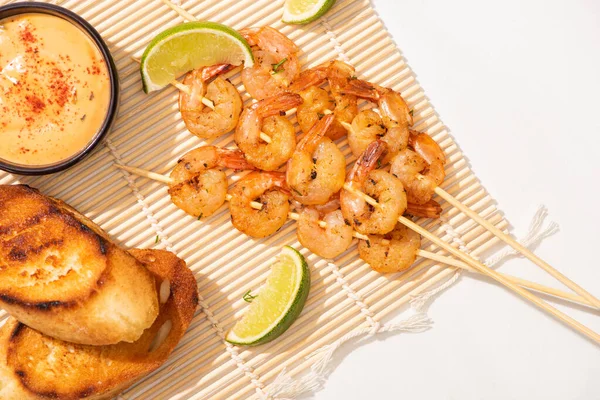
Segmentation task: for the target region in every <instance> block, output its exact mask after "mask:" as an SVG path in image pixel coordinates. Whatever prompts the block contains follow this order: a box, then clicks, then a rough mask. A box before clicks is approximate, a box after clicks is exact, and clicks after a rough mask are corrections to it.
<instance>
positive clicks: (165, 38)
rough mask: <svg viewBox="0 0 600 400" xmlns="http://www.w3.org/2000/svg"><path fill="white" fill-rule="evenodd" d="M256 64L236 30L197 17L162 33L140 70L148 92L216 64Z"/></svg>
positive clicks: (150, 45) (153, 41)
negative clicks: (197, 19) (184, 75)
mask: <svg viewBox="0 0 600 400" xmlns="http://www.w3.org/2000/svg"><path fill="white" fill-rule="evenodd" d="M242 63H243V64H244V65H245V66H246V67H252V66H253V65H254V58H253V56H252V50H251V49H250V45H249V44H248V42H247V41H246V40H245V39H244V38H243V37H242V35H240V34H239V33H238V32H237V31H236V30H234V29H232V28H230V27H228V26H226V25H223V24H219V23H216V22H208V21H194V22H186V23H183V24H180V25H176V26H174V27H172V28H169V29H167V30H165V31H163V32H161V33H159V34H158V35H157V36H156V37H155V38H154V39H152V41H151V42H150V44H148V46H147V47H146V50H145V51H144V54H143V55H142V59H141V64H140V72H141V75H142V83H143V86H144V91H145V92H146V93H148V92H151V91H154V90H159V89H162V88H163V87H165V86H166V85H168V84H169V83H170V82H171V81H173V80H174V79H176V78H177V77H178V76H180V75H182V74H184V73H186V72H188V71H190V70H192V69H196V68H201V67H207V66H210V65H214V64H233V65H241V64H242Z"/></svg>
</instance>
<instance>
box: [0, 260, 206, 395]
mask: <svg viewBox="0 0 600 400" xmlns="http://www.w3.org/2000/svg"><path fill="white" fill-rule="evenodd" d="M130 252H131V254H133V255H134V256H135V257H136V258H137V259H138V260H140V261H141V262H143V263H144V264H145V265H146V266H147V267H148V269H149V270H150V271H151V272H152V273H153V274H154V275H155V276H156V278H157V279H156V280H157V282H158V286H159V287H161V292H162V296H161V297H162V300H163V303H161V305H160V313H159V315H158V318H157V319H156V321H155V322H154V324H153V325H152V326H151V327H150V328H149V329H147V330H146V331H145V332H144V334H143V335H142V337H141V338H140V339H139V340H137V341H136V342H135V343H119V344H115V345H110V346H86V345H77V344H71V343H67V342H64V341H61V340H58V339H53V338H50V337H48V336H45V335H43V334H41V333H39V332H37V331H35V330H33V329H31V328H28V327H27V326H25V325H23V324H21V323H19V322H18V321H16V320H15V319H14V318H10V319H9V320H8V321H7V323H6V324H5V325H4V326H3V327H2V328H1V329H0V399H6V400H13V399H14V400H17V399H18V400H41V399H44V400H47V399H61V400H71V399H73V400H75V399H81V398H85V399H88V400H99V399H110V398H112V397H114V396H116V395H117V394H118V393H120V392H122V391H123V390H124V389H126V388H127V387H129V386H131V385H132V384H133V383H134V382H135V381H137V380H139V379H141V378H142V377H144V376H146V375H147V374H148V373H150V372H151V371H153V370H155V369H157V368H158V367H159V366H160V365H161V364H162V363H164V362H165V360H166V359H167V357H168V356H169V354H171V352H172V351H173V349H174V348H175V346H176V345H177V343H178V342H179V340H180V339H181V337H182V336H183V334H184V333H185V331H186V329H187V328H188V326H189V324H190V322H191V320H192V318H193V316H194V311H195V309H196V306H197V303H198V292H197V285H196V280H195V278H194V275H193V274H192V272H191V271H190V270H189V269H188V268H187V266H186V265H185V262H183V261H182V260H180V259H179V258H177V257H176V256H175V255H174V254H172V253H170V252H167V251H163V250H137V249H134V250H131V251H130Z"/></svg>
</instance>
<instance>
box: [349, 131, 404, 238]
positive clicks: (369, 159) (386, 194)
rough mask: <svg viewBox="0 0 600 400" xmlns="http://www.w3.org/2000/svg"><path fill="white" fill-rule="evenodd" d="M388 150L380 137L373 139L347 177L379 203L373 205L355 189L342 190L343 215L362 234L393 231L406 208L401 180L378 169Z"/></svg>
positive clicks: (351, 183) (355, 186) (358, 188)
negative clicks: (353, 190) (377, 205)
mask: <svg viewBox="0 0 600 400" xmlns="http://www.w3.org/2000/svg"><path fill="white" fill-rule="evenodd" d="M385 151H386V143H385V142H383V141H381V140H377V141H375V142H373V143H371V144H370V145H369V146H368V147H367V149H366V150H365V152H364V153H363V154H362V155H361V156H360V157H359V159H358V160H357V161H356V163H355V164H354V166H353V167H352V170H351V171H350V173H349V174H348V177H347V178H346V182H347V183H349V184H350V186H351V187H352V188H353V189H355V190H358V191H361V192H363V193H365V194H367V195H369V196H371V197H372V198H374V199H376V200H377V202H378V203H379V207H376V208H375V207H373V206H371V205H370V204H368V203H367V201H366V200H365V198H364V197H363V196H359V195H357V194H356V193H354V192H352V191H349V190H346V189H344V190H342V191H341V193H340V203H341V206H342V213H343V214H344V218H346V220H347V221H348V222H349V223H350V224H351V225H352V226H353V227H354V229H355V230H356V231H357V232H360V233H362V234H385V233H388V232H390V231H391V230H393V229H394V227H395V226H396V223H397V221H398V218H399V217H400V216H401V215H402V214H404V212H405V211H406V207H407V200H406V192H405V191H404V187H403V186H402V182H401V181H400V180H399V179H398V178H396V177H395V176H394V175H392V174H390V173H389V172H386V171H383V170H378V169H376V168H377V165H378V162H379V160H380V159H381V158H382V157H383V156H384V154H385Z"/></svg>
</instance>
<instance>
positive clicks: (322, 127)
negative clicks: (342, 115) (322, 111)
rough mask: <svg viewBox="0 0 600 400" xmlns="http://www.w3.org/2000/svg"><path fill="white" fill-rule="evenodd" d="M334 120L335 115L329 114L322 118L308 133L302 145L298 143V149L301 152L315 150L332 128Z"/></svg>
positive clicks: (301, 142)
mask: <svg viewBox="0 0 600 400" xmlns="http://www.w3.org/2000/svg"><path fill="white" fill-rule="evenodd" d="M334 120H335V115H333V114H328V115H325V116H324V117H323V118H321V119H320V120H319V121H317V123H316V124H314V125H313V127H312V128H310V130H309V131H308V133H307V134H306V135H304V137H303V138H302V140H301V141H300V143H298V147H297V148H298V149H299V150H309V151H312V150H313V149H315V148H316V147H317V145H318V144H319V143H321V140H323V137H324V136H325V135H326V134H327V131H328V130H329V127H331V124H332V123H333V121H334Z"/></svg>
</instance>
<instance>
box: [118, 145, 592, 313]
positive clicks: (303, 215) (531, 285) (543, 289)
mask: <svg viewBox="0 0 600 400" xmlns="http://www.w3.org/2000/svg"><path fill="white" fill-rule="evenodd" d="M192 151H195V150H192ZM117 167H118V168H120V169H122V170H124V171H127V172H130V173H132V174H134V175H138V176H142V177H145V178H148V179H152V180H155V181H157V182H161V183H164V184H167V185H173V184H175V180H174V179H173V178H171V177H169V176H165V175H161V174H157V173H155V172H151V171H146V170H143V169H140V168H135V167H129V166H125V165H118V166H117ZM231 198H232V195H231V194H227V195H226V196H225V201H230V200H231ZM336 201H337V200H333V201H332V203H335V202H336ZM263 206H264V204H263V203H261V202H257V201H251V202H250V207H252V208H253V209H255V210H261V209H262V208H263ZM329 206H330V207H333V208H337V205H333V206H332V205H329ZM326 207H327V206H325V207H323V208H321V210H325V211H326V210H327V209H326ZM310 210H312V209H309V208H305V209H303V210H302V211H301V212H300V213H297V212H293V211H289V212H288V215H287V218H288V219H291V220H294V221H298V223H299V225H300V224H301V223H302V222H305V223H306V224H307V225H309V226H310V227H311V228H313V229H314V228H315V227H316V226H318V228H319V229H324V230H333V231H335V230H336V224H335V223H332V221H335V220H336V218H326V217H325V218H323V219H318V218H314V215H315V214H312V213H310V212H309V211H310ZM311 214H312V215H311ZM325 215H326V216H327V215H328V214H325ZM346 226H347V225H346ZM298 229H299V230H301V229H303V228H301V227H300V226H299V227H298ZM336 235H337V233H336ZM350 236H351V238H350V239H352V238H356V239H359V240H362V241H364V242H365V243H366V242H367V241H372V240H373V239H372V238H371V237H369V236H368V235H364V234H362V233H359V232H356V231H354V230H352V229H350ZM299 238H300V236H299ZM393 240H394V239H393V235H391V238H390V239H386V238H385V237H383V238H381V239H380V243H379V244H381V245H383V246H386V245H390V244H392V245H393ZM301 243H302V241H301ZM371 245H372V244H371ZM348 247H350V244H348V246H347V247H346V248H345V249H344V251H345V250H346V249H347V248H348ZM416 255H417V256H420V257H423V258H427V259H430V260H434V261H438V262H441V263H444V264H447V265H449V266H452V267H456V268H460V269H464V270H467V271H471V272H478V271H477V270H475V269H474V268H472V267H471V266H469V265H468V264H466V263H464V262H461V261H457V260H455V259H453V258H450V257H445V256H440V255H438V254H435V253H431V252H429V251H426V250H421V249H418V250H417V251H416ZM325 258H328V257H325ZM501 275H502V276H504V277H505V278H506V279H509V280H511V281H513V282H514V283H515V284H518V285H520V286H522V287H525V288H528V289H531V290H535V291H537V292H540V293H545V294H548V295H551V296H554V297H557V298H561V299H564V300H567V301H572V302H576V303H579V304H583V305H586V306H590V307H593V306H592V304H591V303H589V302H588V301H587V300H586V299H584V298H583V297H581V296H578V295H574V294H571V293H567V292H563V291H561V290H558V289H554V288H550V287H547V286H544V285H540V284H538V283H535V282H530V281H527V280H525V279H521V278H517V277H514V276H511V275H507V274H501Z"/></svg>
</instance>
